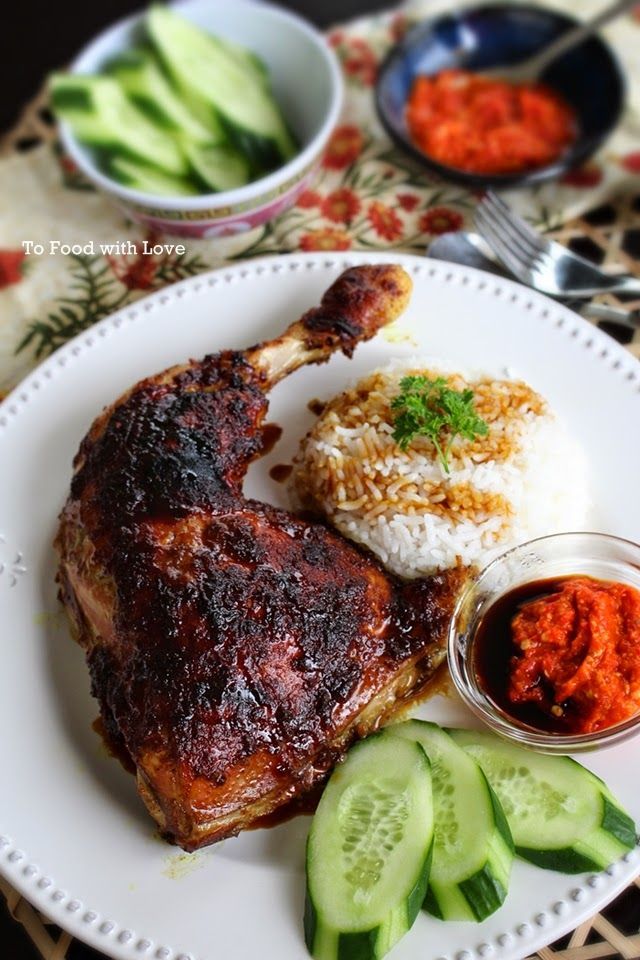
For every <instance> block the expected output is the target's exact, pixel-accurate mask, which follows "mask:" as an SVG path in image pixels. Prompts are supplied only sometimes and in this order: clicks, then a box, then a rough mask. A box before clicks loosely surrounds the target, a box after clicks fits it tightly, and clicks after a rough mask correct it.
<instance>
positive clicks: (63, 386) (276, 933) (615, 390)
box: [0, 254, 640, 960]
mask: <svg viewBox="0 0 640 960" xmlns="http://www.w3.org/2000/svg"><path fill="white" fill-rule="evenodd" d="M389 259H390V256H389V255H388V254H387V255H370V256H367V255H353V256H351V255H340V254H337V255H333V256H331V257H329V258H326V259H325V258H323V257H321V256H314V255H311V256H305V255H302V256H299V255H292V256H287V257H279V258H269V259H267V260H262V261H256V262H255V263H249V264H247V263H244V264H242V265H238V266H235V267H231V268H229V269H226V270H224V271H218V272H216V273H212V274H209V275H207V276H204V277H198V278H195V279H192V280H188V281H186V282H185V283H182V284H179V285H178V286H176V287H172V288H170V289H168V290H166V291H164V292H162V293H159V294H155V295H154V296H152V297H149V299H147V300H145V301H143V302H141V303H138V304H136V305H135V306H134V307H131V308H127V309H125V310H124V311H123V312H121V313H118V314H116V315H115V316H113V317H111V318H109V319H107V320H104V321H103V322H102V323H100V324H98V325H97V326H96V327H94V328H92V329H91V330H90V331H89V332H88V333H87V334H84V335H82V336H81V337H80V338H78V339H76V340H75V341H73V342H72V343H71V344H69V345H68V346H65V347H63V348H62V349H61V350H60V351H59V352H58V353H57V354H55V356H54V357H52V358H51V359H50V360H48V361H47V362H46V363H44V364H43V365H42V366H41V367H40V368H39V369H38V370H36V371H35V373H34V374H32V375H31V376H30V377H28V378H27V379H26V380H25V381H24V383H23V384H22V385H21V386H20V387H19V388H18V389H17V391H15V392H14V393H13V394H12V395H11V396H10V397H9V398H8V399H7V401H6V402H5V404H3V406H2V407H1V408H0V463H1V464H2V469H1V470H0V534H1V535H2V538H3V539H2V542H1V543H0V564H3V565H4V567H3V572H2V573H1V574H0V612H1V616H2V620H1V623H2V628H1V634H0V731H1V742H0V771H1V774H0V776H1V784H2V786H1V789H0V871H1V872H2V873H3V874H4V875H5V876H6V878H7V879H8V880H9V882H10V883H12V884H13V885H14V886H15V887H17V888H18V889H19V890H20V891H21V892H22V893H23V894H24V895H25V896H26V897H27V898H28V899H29V900H31V902H33V903H34V904H35V905H37V907H39V908H40V909H41V910H42V911H43V912H44V913H45V914H47V915H48V916H50V917H51V918H52V919H53V920H54V921H55V922H56V923H58V924H59V925H60V926H62V927H64V928H65V929H67V930H69V931H70V932H71V933H73V934H74V935H75V936H77V937H79V938H81V939H82V940H86V941H88V942H89V943H91V944H92V945H93V946H95V947H97V948H98V949H99V950H102V951H103V952H104V953H107V954H110V955H112V956H113V957H119V958H126V960H131V958H134V957H135V958H141V957H143V958H150V957H154V958H158V960H168V958H172V960H177V958H178V957H182V956H183V955H184V956H189V957H193V958H197V960H214V958H215V960H229V958H233V960H257V958H260V960H296V958H299V960H303V958H304V957H305V955H306V951H305V947H304V943H303V939H302V922H301V916H302V907H303V896H304V876H303V846H304V836H305V833H306V829H307V826H308V820H307V818H304V817H301V818H298V819H296V820H294V821H292V822H290V823H288V824H285V825H283V826H281V827H278V828H277V829H272V830H261V831H255V832H249V833H245V834H243V835H241V836H240V837H238V838H236V839H232V840H227V841H225V842H224V843H221V844H218V845H217V846H214V847H212V848H209V849H208V850H205V851H202V852H200V853H198V854H195V855H192V856H189V855H187V854H181V853H179V852H177V850H176V849H175V848H171V847H169V846H167V845H166V844H164V843H163V842H161V841H159V840H158V839H157V838H156V837H155V834H154V829H153V824H152V821H151V820H150V818H149V816H148V814H147V813H146V811H145V809H144V808H143V805H142V803H141V802H140V800H139V799H138V797H137V794H136V791H135V787H134V783H133V780H132V778H131V777H130V776H129V775H128V774H126V773H125V772H124V771H123V770H122V769H121V768H120V766H119V764H118V763H117V762H116V761H115V760H112V759H111V758H109V757H108V756H107V755H106V754H105V752H104V750H103V748H102V747H101V745H100V742H99V740H98V737H97V736H96V734H95V733H94V732H93V731H92V730H91V722H92V720H93V719H94V718H95V716H96V713H97V710H96V705H95V703H94V702H93V701H92V699H91V697H90V696H89V692H88V678H87V672H86V669H85V665H84V660H83V655H82V653H81V651H80V649H79V648H78V647H76V646H75V644H73V643H72V642H71V640H70V639H69V636H68V633H67V630H66V626H65V623H64V619H63V617H62V616H61V614H60V612H59V610H58V606H57V603H56V588H55V585H54V582H53V576H54V559H53V555H52V549H51V541H52V538H53V534H54V530H55V526H56V515H57V513H58V510H59V509H60V507H61V506H62V504H63V501H64V499H65V496H66V493H67V488H68V484H69V477H70V465H71V458H72V456H73V454H74V452H75V450H76V448H77V446H78V443H79V441H80V439H81V438H82V436H83V435H84V433H85V431H86V429H87V428H88V426H89V424H90V423H91V421H92V419H93V417H94V416H95V414H96V413H97V412H98V411H99V410H100V408H101V407H102V406H103V404H106V403H108V402H110V401H111V400H113V399H114V398H115V397H116V396H117V395H118V394H119V393H120V392H121V391H122V390H123V389H124V388H125V387H127V386H128V385H129V384H131V383H133V382H134V381H135V380H137V379H139V378H140V377H142V376H144V375H146V374H150V373H153V372H155V371H157V370H160V369H162V368H163V367H164V366H168V365H169V364H171V363H174V362H177V361H179V360H182V359H184V358H186V357H189V356H196V357H197V356H199V355H202V354H204V353H206V352H211V351H215V350H216V349H218V348H222V347H243V346H246V345H249V344H251V343H253V342H255V341H257V340H261V339H264V338H265V337H268V336H270V335H272V334H276V333H279V332H280V331H281V330H283V329H284V327H285V326H286V325H287V324H288V323H289V322H290V321H292V320H293V319H294V318H296V317H297V316H298V315H299V314H300V313H302V312H303V311H304V310H305V309H307V308H308V307H309V306H311V305H313V304H314V303H316V301H317V299H318V297H319V296H320V294H321V293H322V291H324V290H325V288H326V287H327V286H328V285H329V284H330V283H331V282H332V281H333V279H334V278H335V277H336V276H337V274H338V273H339V272H340V271H341V270H342V269H343V268H344V267H345V266H346V265H348V264H352V263H362V262H375V261H378V262H379V261H386V260H389ZM394 259H395V258H394ZM397 260H398V261H399V262H401V263H403V264H405V266H406V267H407V268H408V269H409V270H410V271H411V273H412V275H413V278H414V283H415V289H414V294H413V299H412V301H411V305H410V307H409V309H408V311H407V313H406V315H405V317H404V319H403V320H402V321H401V322H400V328H401V329H402V330H404V331H405V332H406V337H407V338H409V339H402V338H398V337H397V336H396V338H394V339H395V342H391V341H390V340H389V339H388V338H385V336H384V335H379V336H378V337H377V338H376V339H375V340H374V341H372V342H371V343H369V344H366V345H364V346H361V347H359V348H358V350H357V351H356V354H355V357H354V359H353V360H352V361H349V360H347V359H346V358H344V357H342V356H340V357H335V358H334V359H332V361H331V363H330V364H329V365H328V366H321V367H313V368H308V369H305V370H302V371H299V372H297V373H296V374H295V375H293V376H292V377H291V378H290V379H289V380H287V381H285V382H283V383H282V384H280V385H279V386H278V387H277V388H276V390H274V392H273V397H272V405H271V415H270V419H272V420H275V421H276V422H277V423H279V424H281V425H282V426H283V427H284V436H283V439H282V441H281V442H280V444H279V445H278V446H277V447H276V449H275V451H274V452H273V453H271V454H270V455H269V457H267V458H266V459H264V460H262V461H260V462H258V463H256V464H254V465H253V467H252V468H251V471H250V476H249V478H248V481H247V487H246V489H247V490H248V491H249V492H250V493H251V494H252V495H254V496H258V497H262V498H264V499H266V500H271V501H273V502H278V503H282V502H283V497H284V492H283V490H282V487H281V486H279V485H278V484H276V483H275V482H273V481H272V480H270V478H269V475H268V470H269V467H270V466H271V465H272V464H273V463H275V462H282V461H286V460H287V458H288V457H289V456H290V454H291V453H292V451H293V449H294V447H295V446H296V443H297V441H298V439H299V437H300V436H301V435H302V434H303V432H304V431H305V429H306V428H307V427H308V425H309V423H310V422H311V414H310V413H309V412H308V410H307V401H308V400H309V399H311V398H312V397H316V396H320V397H326V396H329V395H331V394H333V393H335V392H336V391H338V390H340V389H342V388H343V387H344V385H345V384H346V383H347V382H348V381H349V380H351V379H352V378H354V377H357V376H358V375H360V374H362V373H364V372H365V371H367V370H368V369H370V368H371V367H373V366H376V365H378V364H379V363H381V362H384V361H387V360H388V359H389V358H391V357H393V356H404V355H410V354H412V353H415V352H417V351H419V352H422V353H425V352H426V353H429V354H430V355H432V356H433V355H436V356H440V357H442V358H446V360H447V361H449V362H451V363H452V364H454V365H455V364H460V365H464V366H472V367H473V366H480V367H486V368H489V369H493V370H495V371H496V372H500V371H502V370H503V369H504V367H507V368H508V369H509V371H510V372H513V373H516V374H518V375H521V376H523V377H525V378H526V379H528V380H529V381H530V382H531V384H532V385H533V386H534V387H535V388H537V389H539V390H540V391H541V392H542V393H544V394H545V395H546V396H547V397H548V398H549V399H550V401H551V403H552V404H553V405H554V407H556V408H557V410H558V411H559V412H560V414H561V415H562V416H563V417H565V418H566V420H567V421H568V423H569V424H570V426H571V429H572V431H573V432H574V433H575V434H576V436H577V437H578V439H579V440H580V441H581V442H582V443H583V445H584V446H585V448H586V450H587V452H588V454H589V457H590V463H591V468H592V477H591V480H592V490H593V494H594V501H595V503H596V504H597V507H598V509H597V515H595V516H594V517H593V519H592V523H591V524H590V526H591V527H592V528H594V529H599V530H603V531H607V532H609V533H614V534H620V535H622V536H625V537H629V538H631V539H634V540H640V496H639V495H638V489H637V478H638V476H640V445H639V444H638V443H637V442H635V436H636V434H637V424H638V423H640V365H639V364H638V363H637V362H636V361H635V360H634V359H633V358H632V357H631V356H630V355H628V354H627V353H626V352H625V351H624V350H623V349H622V348H621V347H619V346H618V345H617V344H616V343H614V342H613V341H612V340H610V339H609V338H607V337H606V336H605V335H604V334H602V333H599V332H598V331H597V330H596V329H594V328H593V327H592V326H590V325H588V324H587V323H585V322H584V321H582V320H580V319H579V318H578V317H576V315H575V314H573V313H570V312H569V311H568V310H566V309H564V308H563V307H561V306H558V305H557V304H555V303H553V302H551V301H550V300H547V299H545V298H544V297H542V296H538V295H536V294H534V293H532V292H530V291H529V290H526V289H524V288H522V287H519V286H516V285H515V284H513V283H509V282H507V281H505V280H501V279H496V278H495V277H491V276H488V275H485V274H481V273H478V272H477V271H474V270H470V269H467V268H460V267H456V266H450V265H448V264H442V263H438V264H433V263H431V262H429V261H426V260H421V259H419V258H417V257H400V256H398V257H397ZM631 425H633V430H634V434H633V438H632V437H631V436H630V435H629V436H627V438H626V439H625V436H624V432H623V428H624V427H625V426H627V428H628V427H630V426H631ZM424 712H425V713H426V714H427V715H429V716H431V717H433V718H435V719H446V718H447V717H451V713H452V712H453V713H454V714H455V715H456V717H457V718H458V719H459V720H460V722H463V723H464V722H467V723H471V722H472V721H471V718H470V716H468V715H467V714H466V711H465V710H464V708H463V707H462V706H457V705H455V704H454V703H453V702H447V701H440V702H438V701H435V700H433V701H431V702H430V703H429V704H428V705H427V706H426V708H424ZM452 719H455V717H453V718H452ZM637 750H638V745H637V744H633V743H628V744H624V745H622V746H618V747H614V748H612V749H610V750H608V751H601V752H597V753H594V754H592V755H589V756H588V757H585V758H584V759H586V760H587V762H588V764H589V766H591V767H592V768H593V769H594V770H595V771H596V772H597V773H599V774H600V775H601V776H603V777H604V778H605V779H606V780H607V782H608V783H609V784H610V785H611V787H612V789H613V791H614V792H615V793H616V794H617V795H618V797H619V798H620V800H621V801H622V802H623V803H624V804H626V806H627V807H628V808H629V810H630V811H631V812H632V813H633V814H634V815H635V818H636V820H637V821H640V794H639V793H638V789H637V769H638V764H637ZM639 870H640V855H639V854H638V851H637V850H636V851H635V852H634V853H633V854H632V855H630V856H629V857H628V858H627V859H626V861H623V862H620V863H618V864H615V865H614V866H613V867H612V868H611V870H609V871H608V872H607V873H605V874H601V875H598V876H595V877H586V876H584V875H582V876H578V877H567V876H563V875H560V874H554V873H549V872H546V871H542V870H537V869H535V868H534V867H530V866H527V865H526V864H523V863H517V864H516V866H515V869H514V872H513V880H512V884H511V890H510V893H509V896H508V899H507V902H506V903H505V905H504V906H503V907H502V909H501V910H500V911H498V913H496V914H495V915H494V916H493V917H491V918H490V919H489V920H487V921H485V922H484V923H483V924H481V925H474V924H463V923H460V924H458V923H446V924H445V923H442V922H440V921H437V920H434V919H431V918H429V917H428V916H426V915H420V916H419V917H418V919H417V921H416V924H415V926H414V928H413V930H412V931H411V932H410V933H409V934H408V936H407V937H406V938H405V939H404V940H403V941H402V942H401V944H400V945H399V946H398V947H397V948H396V949H395V950H394V953H393V956H394V960H418V958H419V960H430V958H436V957H441V956H444V957H454V956H455V957H456V958H459V960H474V958H475V957H476V956H477V957H480V958H483V960H486V958H488V957H495V958H500V960H514V958H518V957H523V956H525V955H528V954H530V953H531V952H533V951H534V950H535V949H536V948H537V947H539V946H540V945H542V944H543V943H546V942H550V941H551V940H553V939H554V938H556V937H558V936H560V935H561V934H562V933H564V932H566V931H567V930H569V929H570V928H572V927H575V926H576V925H577V924H578V923H579V922H580V921H581V920H582V919H584V918H585V917H587V916H588V915H590V914H591V913H593V912H594V911H595V910H597V909H598V908H599V907H601V906H602V904H603V903H604V902H606V901H607V900H609V899H610V898H611V897H613V896H614V895H615V894H616V893H617V891H619V890H620V889H621V888H623V887H624V886H625V885H626V884H627V883H628V882H629V881H630V880H631V878H632V877H633V876H634V875H636V874H637V873H638V871H639Z"/></svg>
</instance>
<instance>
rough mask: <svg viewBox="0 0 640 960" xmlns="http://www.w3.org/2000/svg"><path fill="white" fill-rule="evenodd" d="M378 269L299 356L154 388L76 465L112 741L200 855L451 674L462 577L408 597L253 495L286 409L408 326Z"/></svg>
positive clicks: (400, 293)
mask: <svg viewBox="0 0 640 960" xmlns="http://www.w3.org/2000/svg"><path fill="white" fill-rule="evenodd" d="M410 286H411V282H410V279H409V277H408V276H407V274H406V273H405V272H404V271H403V270H402V269H401V268H400V267H397V266H386V265H381V266H378V265H375V266H363V267H356V268H353V269H350V270H347V271H346V272H345V273H343V274H342V275H341V276H340V277H339V278H338V279H337V280H336V282H335V283H334V284H333V285H332V286H331V287H330V288H329V290H328V291H327V292H326V294H325V295H324V297H323V299H322V302H321V304H320V306H319V307H316V308H315V309H312V310H309V311H308V313H306V314H305V315H304V316H303V317H302V318H301V319H300V320H299V321H298V322H297V323H294V324H293V325H292V326H291V327H290V328H289V329H288V330H287V331H286V333H285V334H284V335H283V336H281V337H279V338H278V339H276V340H274V341H271V342H268V343H264V344H261V345H258V346H255V347H252V348H251V349H248V350H245V351H243V352H234V351H223V352H222V353H218V354H215V355H212V356H207V357H205V358H204V359H203V360H202V361H201V362H190V363H188V364H185V365H181V366H176V367H172V368H171V369H169V370H167V371H165V372H164V373H161V374H159V375H157V376H154V377H150V378H148V379H146V380H143V381H141V382H140V383H138V384H136V385H135V386H134V387H133V388H132V389H131V390H129V391H128V392H127V393H125V394H124V395H123V396H122V397H121V398H120V399H119V400H117V401H116V402H115V403H114V404H113V405H112V406H111V407H109V408H107V409H106V410H105V411H103V413H102V414H101V415H100V416H99V417H98V418H97V419H96V421H95V422H94V424H93V426H92V427H91V429H90V430H89V433H88V434H87V436H86V437H85V439H84V440H83V441H82V444H81V446H80V449H79V451H78V454H77V456H76V459H75V462H74V468H75V470H74V476H73V480H72V485H71V492H70V495H69V498H68V500H67V503H66V505H65V507H64V509H63V511H62V514H61V522H60V528H59V532H58V535H57V538H56V548H57V551H58V554H59V558H60V565H59V581H60V588H61V590H60V593H61V598H62V601H63V603H64V604H65V606H66V608H67V611H68V613H69V616H70V619H71V623H72V627H73V630H74V634H75V636H76V638H77V639H78V641H79V642H80V643H81V645H82V646H83V648H84V650H85V652H86V656H87V661H88V665H89V670H90V674H91V681H92V692H93V695H94V696H95V697H96V698H97V699H98V701H99V704H100V711H101V718H102V723H103V728H104V730H105V731H106V735H107V737H108V739H109V740H110V741H111V742H112V743H113V744H114V745H116V746H117V748H118V749H119V751H121V752H123V753H125V754H126V756H127V757H128V758H130V760H131V762H132V764H133V765H134V767H135V770H136V776H137V784H138V789H139V792H140V794H141V796H142V799H143V800H144V802H145V803H146V805H147V807H148V809H149V811H150V813H151V814H152V816H153V817H154V818H155V820H156V821H157V823H158V824H159V827H160V829H161V831H162V833H163V835H165V836H166V837H167V839H169V840H171V841H173V842H175V843H178V844H180V846H182V847H183V848H184V849H185V850H195V849H197V848H198V847H201V846H203V845H205V844H208V843H211V842H213V841H216V840H220V839H222V838H223V837H228V836H230V835H233V834H236V833H238V832H239V831H240V830H241V829H243V828H245V827H248V826H250V825H251V824H252V823H254V822H255V821H256V820H257V819H258V818H259V817H262V816H264V815H266V814H269V813H270V812H272V811H273V810H275V809H276V808H277V807H279V806H281V805H282V804H284V803H286V802H287V801H289V800H291V799H292V798H294V797H297V796H299V795H300V794H302V793H304V792H305V791H307V790H309V789H310V788H311V787H312V786H313V785H314V784H316V783H317V782H318V781H319V780H320V779H321V778H323V777H324V776H325V775H326V774H327V772H328V771H329V770H330V769H331V767H332V766H333V765H334V764H335V763H336V761H337V760H338V759H339V758H340V756H341V755H342V754H343V753H344V751H345V749H346V748H347V747H348V745H349V743H350V742H351V741H352V740H353V739H354V738H356V737H359V736H363V735H365V734H366V733H368V732H370V731H371V730H373V729H375V728H376V727H377V726H378V725H379V724H380V723H381V722H386V721H387V720H388V719H389V718H390V717H391V716H392V715H393V713H394V711H397V709H398V708H399V707H400V706H402V705H404V706H406V702H407V699H408V698H410V697H411V696H412V695H414V694H415V692H416V691H417V690H418V689H420V688H421V687H423V686H424V684H425V682H426V681H427V680H428V679H429V677H431V676H432V674H433V672H434V670H435V669H436V667H437V666H438V665H439V664H440V662H441V661H442V658H443V649H444V638H445V634H446V628H447V624H448V621H449V618H450V614H451V611H452V607H453V603H454V601H455V597H456V595H457V592H458V590H459V587H460V585H461V580H462V576H463V575H462V574H461V573H460V572H458V571H450V572H448V573H443V574H442V575H440V576H436V577H433V578H430V579H428V580H416V581H412V582H408V583H403V582H401V581H399V580H398V579H396V578H394V577H392V576H390V575H389V574H387V573H386V572H385V570H384V569H383V567H382V566H381V565H380V564H379V563H378V562H377V561H376V560H375V559H374V558H372V557H371V556H369V555H368V554H366V553H365V552H363V551H362V550H360V549H358V548H357V547H355V546H353V545H352V544H350V543H349V542H348V541H346V540H344V539H343V538H342V537H341V536H340V535H339V534H337V533H335V532H333V531H331V530H330V529H329V528H328V527H326V526H325V525H323V524H322V523H320V522H311V521H308V520H305V519H301V518H298V517H296V516H294V515H292V514H290V513H288V512H286V511H285V510H280V509H276V508H275V507H272V506H269V505H268V504H266V503H260V502H258V501H255V500H248V499H245V498H244V497H243V494H242V480H243V477H244V474H245V471H246V469H247V466H248V464H249V463H250V462H251V461H252V460H253V459H254V458H256V457H258V456H259V455H260V451H261V424H262V423H263V420H264V417H265V414H266V411H267V407H268V401H267V392H268V390H269V389H270V387H272V386H273V384H274V383H276V382H277V381H278V380H279V379H281V378H282V377H284V376H285V375H286V374H288V373H290V372H291V371H293V370H295V369H296V368H297V367H299V366H300V365H302V364H304V363H309V362H312V363H313V362H316V363H317V362H321V361H323V360H326V359H328V357H329V355H330V354H331V353H332V352H333V351H335V350H343V351H344V352H345V353H347V354H349V355H350V354H351V352H352V351H353V349H354V347H355V346H356V344H357V343H358V341H360V340H366V339H368V338H370V337H372V336H373V335H374V334H375V333H376V331H377V330H378V329H379V328H380V327H381V326H382V325H383V324H385V323H388V322H390V321H392V320H393V319H394V318H395V317H396V316H398V314H399V313H400V312H401V311H402V310H403V309H404V307H405V305H406V303H407V301H408V298H409V294H410Z"/></svg>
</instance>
